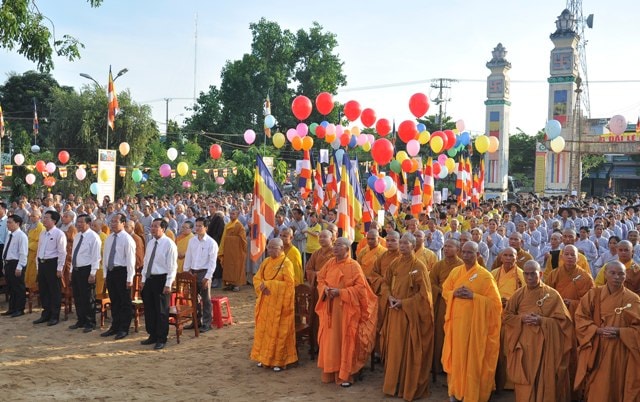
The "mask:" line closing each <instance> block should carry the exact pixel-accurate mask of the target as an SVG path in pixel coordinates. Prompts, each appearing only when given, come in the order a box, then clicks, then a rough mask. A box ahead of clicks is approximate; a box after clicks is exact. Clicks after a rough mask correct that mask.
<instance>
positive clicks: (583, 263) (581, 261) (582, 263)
mask: <svg viewBox="0 0 640 402" xmlns="http://www.w3.org/2000/svg"><path fill="white" fill-rule="evenodd" d="M575 242H576V231H575V230H573V229H565V230H564V231H563V232H562V243H563V244H564V246H565V247H567V246H573V244H574V243H575ZM560 254H562V253H560ZM562 264H563V259H562V257H560V261H559V263H558V268H560V267H561V266H562ZM552 265H553V258H547V261H546V266H545V269H544V281H545V282H547V278H549V275H551V272H552V271H553V270H554V269H557V268H553V267H552ZM576 265H578V267H580V268H581V269H582V270H584V271H585V272H586V273H587V275H589V277H590V278H592V276H591V267H590V266H589V261H587V257H585V256H584V254H581V253H580V252H578V257H577V261H576Z"/></svg>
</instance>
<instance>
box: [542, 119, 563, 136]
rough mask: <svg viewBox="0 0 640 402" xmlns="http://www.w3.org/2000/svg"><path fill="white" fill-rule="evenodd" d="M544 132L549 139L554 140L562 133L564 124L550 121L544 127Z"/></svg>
mask: <svg viewBox="0 0 640 402" xmlns="http://www.w3.org/2000/svg"><path fill="white" fill-rule="evenodd" d="M544 132H545V133H546V134H547V138H549V139H550V140H553V139H554V138H556V137H558V136H559V135H560V133H561V132H562V124H560V122H559V121H558V120H549V121H547V124H546V125H545V127H544Z"/></svg>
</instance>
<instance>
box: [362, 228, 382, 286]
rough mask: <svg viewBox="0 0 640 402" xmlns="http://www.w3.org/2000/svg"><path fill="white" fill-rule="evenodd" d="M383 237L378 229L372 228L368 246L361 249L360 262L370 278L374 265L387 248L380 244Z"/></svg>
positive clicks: (368, 235)
mask: <svg viewBox="0 0 640 402" xmlns="http://www.w3.org/2000/svg"><path fill="white" fill-rule="evenodd" d="M380 239H381V237H380V236H379V235H378V230H377V229H370V230H369V231H368V232H367V237H366V240H367V246H366V247H365V248H363V249H362V250H360V253H359V254H358V256H357V260H358V263H359V264H360V267H362V271H364V276H365V277H367V278H369V277H371V274H372V273H373V266H374V264H375V263H376V261H377V260H378V257H380V256H381V255H382V254H383V253H384V252H385V251H387V248H386V247H384V246H382V245H381V244H380Z"/></svg>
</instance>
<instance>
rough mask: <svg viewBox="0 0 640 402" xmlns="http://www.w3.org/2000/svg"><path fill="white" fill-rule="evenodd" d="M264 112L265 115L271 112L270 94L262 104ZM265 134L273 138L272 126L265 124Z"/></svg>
mask: <svg viewBox="0 0 640 402" xmlns="http://www.w3.org/2000/svg"><path fill="white" fill-rule="evenodd" d="M262 114H263V115H264V116H265V117H266V116H268V115H270V114H271V100H269V95H267V99H265V101H264V104H263V105H262ZM264 134H265V135H266V136H267V138H271V128H269V127H267V125H266V124H264Z"/></svg>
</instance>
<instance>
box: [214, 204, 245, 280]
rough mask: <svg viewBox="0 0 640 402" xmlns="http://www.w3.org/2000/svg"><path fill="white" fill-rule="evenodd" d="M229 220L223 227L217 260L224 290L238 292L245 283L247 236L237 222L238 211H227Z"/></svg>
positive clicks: (240, 224)
mask: <svg viewBox="0 0 640 402" xmlns="http://www.w3.org/2000/svg"><path fill="white" fill-rule="evenodd" d="M229 218H230V219H231V220H230V221H229V223H227V224H226V225H225V227H224V232H223V233H222V241H221V242H220V247H219V249H218V259H219V260H220V262H221V263H222V268H223V269H222V281H223V282H224V283H225V285H226V287H225V289H226V290H233V291H234V292H238V291H240V286H242V285H244V284H245V283H247V274H246V273H245V262H246V259H247V234H246V232H245V230H244V226H242V223H240V221H238V210H237V209H231V211H229Z"/></svg>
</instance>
